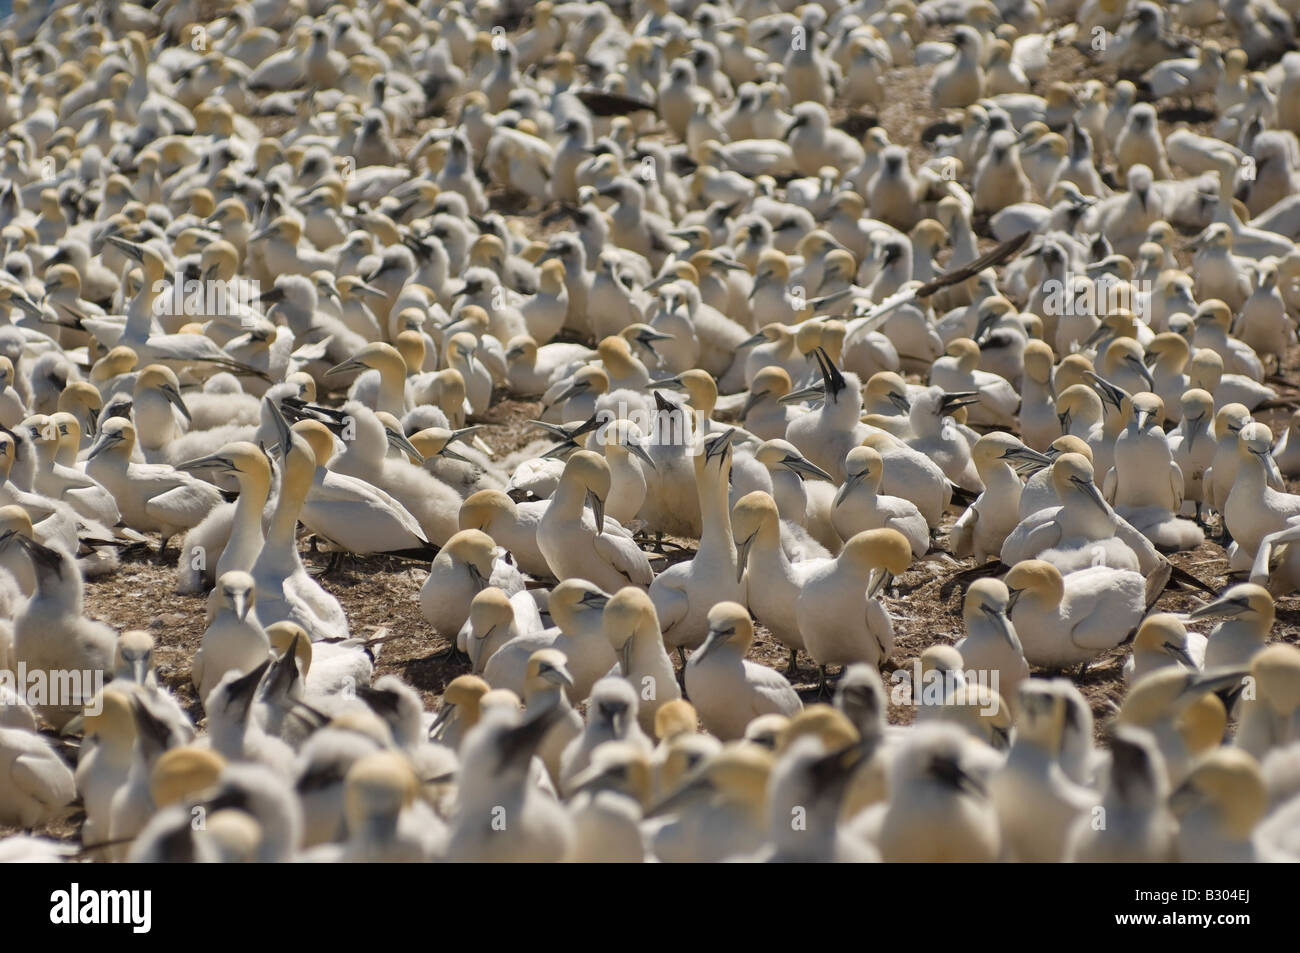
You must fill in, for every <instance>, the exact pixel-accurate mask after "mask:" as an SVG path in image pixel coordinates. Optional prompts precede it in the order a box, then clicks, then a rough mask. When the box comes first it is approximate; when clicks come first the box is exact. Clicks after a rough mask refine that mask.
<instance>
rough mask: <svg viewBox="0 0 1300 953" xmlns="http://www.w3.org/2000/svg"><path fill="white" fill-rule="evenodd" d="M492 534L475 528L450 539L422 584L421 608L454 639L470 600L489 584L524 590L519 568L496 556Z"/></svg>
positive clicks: (436, 628) (436, 629) (444, 634)
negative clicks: (489, 534)
mask: <svg viewBox="0 0 1300 953" xmlns="http://www.w3.org/2000/svg"><path fill="white" fill-rule="evenodd" d="M497 552H498V549H497V545H496V544H495V543H494V542H493V541H492V537H490V536H488V535H487V534H486V533H483V532H480V531H479V530H476V529H467V530H462V531H461V532H459V533H457V534H456V535H455V536H453V537H452V538H451V539H449V540H448V541H447V545H446V546H444V547H443V548H442V549H441V551H439V553H438V555H437V556H435V557H434V559H433V563H432V564H431V565H430V567H429V575H428V577H427V578H426V579H425V580H424V584H423V585H422V586H421V587H420V611H421V612H422V613H423V614H424V618H425V619H426V620H427V621H428V622H429V624H430V625H432V626H433V630H434V632H436V633H437V634H438V635H440V636H442V637H443V638H444V639H446V640H448V641H452V640H454V639H455V633H458V632H459V631H460V629H461V626H463V625H464V624H465V620H466V619H468V618H469V606H470V602H471V601H472V600H473V599H474V597H475V596H476V595H478V593H479V591H480V590H482V589H484V588H486V587H487V586H490V585H491V586H496V587H498V588H500V589H502V590H503V591H504V592H505V593H506V594H507V595H513V594H514V593H516V592H520V591H522V590H523V587H524V584H523V579H522V577H520V576H519V571H518V570H517V569H516V568H515V567H514V566H513V565H511V564H509V563H507V562H505V561H504V560H499V559H497V558H496V556H497Z"/></svg>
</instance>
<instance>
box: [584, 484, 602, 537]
mask: <svg viewBox="0 0 1300 953" xmlns="http://www.w3.org/2000/svg"><path fill="white" fill-rule="evenodd" d="M587 502H588V503H590V504H591V512H592V514H593V515H594V516H595V517H596V535H597V536H599V535H600V534H601V533H603V532H604V531H605V501H604V500H602V499H601V498H600V497H599V496H597V495H596V492H595V491H594V490H588V491H587Z"/></svg>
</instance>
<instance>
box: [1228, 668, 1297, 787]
mask: <svg viewBox="0 0 1300 953" xmlns="http://www.w3.org/2000/svg"><path fill="white" fill-rule="evenodd" d="M1296 656H1297V650H1296V649H1295V647H1294V646H1291V645H1286V644H1279V645H1270V646H1268V647H1267V648H1265V649H1261V650H1260V651H1259V652H1257V653H1256V654H1255V656H1254V657H1253V658H1252V659H1251V663H1250V672H1251V675H1252V676H1253V678H1254V688H1255V691H1254V692H1253V695H1252V696H1251V697H1245V698H1243V699H1242V702H1241V708H1240V719H1239V722H1238V725H1237V736H1236V739H1235V743H1236V745H1237V747H1239V748H1241V749H1243V750H1244V751H1248V752H1250V754H1252V755H1254V756H1255V758H1256V759H1258V760H1259V761H1260V762H1261V763H1263V762H1264V761H1265V759H1266V758H1267V756H1268V754H1269V753H1270V752H1271V751H1274V750H1278V749H1282V748H1286V747H1287V746H1288V745H1293V744H1294V743H1295V740H1296V737H1297V731H1296V729H1297V727H1300V720H1298V719H1297V716H1296V712H1297V710H1298V708H1300V704H1298V703H1300V695H1298V694H1297V686H1300V681H1297V677H1296V676H1297V673H1300V664H1298V660H1297V658H1296Z"/></svg>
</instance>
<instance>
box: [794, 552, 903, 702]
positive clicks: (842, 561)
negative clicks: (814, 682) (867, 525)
mask: <svg viewBox="0 0 1300 953" xmlns="http://www.w3.org/2000/svg"><path fill="white" fill-rule="evenodd" d="M911 562H912V547H911V545H910V544H909V543H908V542H907V537H905V536H903V535H902V534H901V533H899V532H898V531H897V530H892V529H875V530H867V531H865V532H862V533H859V534H858V535H856V536H854V537H853V538H852V539H849V540H848V541H846V542H845V544H844V548H843V549H842V550H841V551H840V554H839V555H838V556H836V557H835V559H834V560H832V561H831V562H830V563H829V564H826V565H824V566H818V567H817V568H816V569H814V570H813V571H812V572H811V573H810V574H809V575H808V576H807V577H806V579H805V580H804V583H803V588H802V589H801V590H800V592H799V598H798V600H797V601H796V604H795V614H796V620H797V622H798V624H799V632H800V634H801V635H802V636H803V639H804V646H805V648H806V649H807V651H808V654H809V655H810V656H812V658H813V661H815V662H816V663H817V665H818V667H819V668H820V669H821V672H822V678H823V683H824V680H825V673H826V666H828V665H836V664H839V665H849V664H852V663H854V662H867V663H870V664H876V663H878V662H880V661H882V660H884V659H887V658H889V656H890V655H891V654H892V652H893V649H894V627H893V622H892V621H890V618H889V613H888V612H887V611H886V610H885V608H884V605H883V604H882V603H881V602H880V601H879V599H878V598H877V596H878V594H879V593H880V592H882V591H883V590H884V589H885V587H886V586H887V585H888V583H889V580H890V578H892V577H893V576H897V575H900V574H901V573H903V572H905V571H906V570H907V567H908V566H909V565H910V564H911Z"/></svg>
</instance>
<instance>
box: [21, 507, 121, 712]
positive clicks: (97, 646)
mask: <svg viewBox="0 0 1300 953" xmlns="http://www.w3.org/2000/svg"><path fill="white" fill-rule="evenodd" d="M11 546H13V547H20V548H21V551H22V552H23V553H25V554H26V556H27V559H28V560H30V562H31V566H32V569H33V571H34V575H35V581H36V588H35V591H34V592H33V593H32V596H31V598H30V599H29V600H28V601H27V602H26V603H25V604H23V605H22V606H21V608H19V609H18V610H17V612H16V614H15V616H14V620H13V658H14V661H16V662H17V663H19V664H20V665H25V666H26V667H27V670H28V671H31V672H36V671H42V672H45V673H46V678H47V679H50V678H53V677H54V675H53V674H51V673H59V672H77V673H87V674H88V675H90V676H92V677H93V675H94V673H96V672H98V673H101V675H102V674H103V673H105V672H106V671H107V670H109V669H111V668H112V665H113V657H114V655H115V654H116V650H117V634H116V633H115V632H114V631H113V629H111V628H110V627H109V626H107V625H106V624H104V623H103V622H99V621H96V620H94V619H91V618H89V617H88V616H87V615H86V614H85V605H84V600H85V583H84V581H83V579H82V577H81V572H80V570H78V569H77V566H76V563H75V562H74V561H73V559H72V557H71V556H69V555H68V554H67V553H66V552H64V551H62V550H59V549H52V548H50V547H48V546H45V545H43V544H41V543H38V542H37V541H36V540H34V539H31V538H30V537H28V536H25V535H23V534H22V533H18V532H15V531H13V530H9V531H7V532H6V533H5V534H4V535H3V537H0V547H11ZM82 691H83V692H89V691H90V686H88V685H87V686H83V687H82ZM53 694H55V695H61V694H62V693H60V692H56V693H53ZM48 701H49V704H41V705H36V706H34V707H35V709H36V711H37V713H38V714H40V716H41V717H42V718H44V719H45V720H46V721H48V722H49V723H50V724H52V725H54V726H55V727H56V728H61V727H63V726H64V725H65V724H67V723H68V722H69V721H70V720H71V719H72V718H73V717H74V716H75V715H76V713H77V709H78V708H80V707H81V706H82V705H84V704H86V703H88V702H89V701H90V699H89V697H83V698H76V699H72V698H54V697H51V698H49V699H48Z"/></svg>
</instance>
